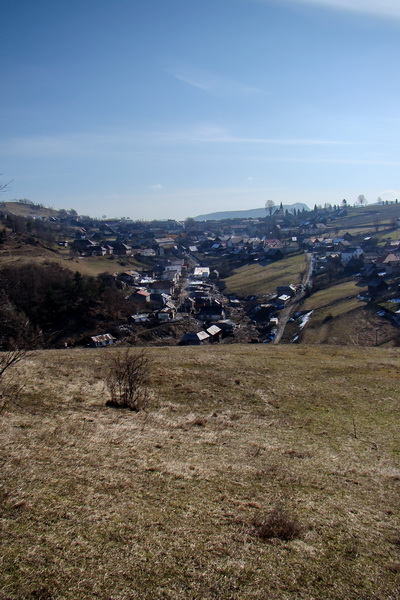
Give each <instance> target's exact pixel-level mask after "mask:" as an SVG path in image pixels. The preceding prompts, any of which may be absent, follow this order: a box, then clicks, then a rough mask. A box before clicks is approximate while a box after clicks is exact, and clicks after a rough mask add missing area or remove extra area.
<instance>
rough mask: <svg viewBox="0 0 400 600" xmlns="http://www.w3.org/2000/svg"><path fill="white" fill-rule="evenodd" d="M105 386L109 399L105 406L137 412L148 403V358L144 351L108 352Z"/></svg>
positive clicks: (126, 349)
mask: <svg viewBox="0 0 400 600" xmlns="http://www.w3.org/2000/svg"><path fill="white" fill-rule="evenodd" d="M104 362H105V364H104V367H105V372H106V379H105V380H106V384H107V387H108V391H109V392H110V395H111V399H110V400H108V401H107V402H106V404H107V406H112V407H114V408H129V410H133V411H139V410H143V409H144V408H146V407H147V405H148V402H149V390H148V383H149V358H148V354H147V353H146V352H145V351H144V350H140V351H139V350H134V349H133V348H124V349H119V350H117V351H111V352H108V353H107V355H106V359H105V361H104Z"/></svg>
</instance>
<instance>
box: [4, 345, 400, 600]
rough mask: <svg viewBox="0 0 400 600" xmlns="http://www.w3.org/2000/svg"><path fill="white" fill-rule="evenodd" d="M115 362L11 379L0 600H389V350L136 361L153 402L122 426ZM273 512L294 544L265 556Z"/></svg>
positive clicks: (60, 356) (393, 555)
mask: <svg viewBox="0 0 400 600" xmlns="http://www.w3.org/2000/svg"><path fill="white" fill-rule="evenodd" d="M116 351H117V349H113V348H111V349H98V350H97V349H90V350H69V351H68V350H57V351H56V350H47V351H41V350H39V351H37V352H35V354H34V355H33V356H32V357H30V358H29V360H27V361H21V362H20V363H18V364H17V365H16V366H15V367H14V371H15V375H16V378H18V380H20V381H22V380H23V381H24V382H26V384H25V390H24V392H23V394H22V396H21V399H20V401H19V406H16V407H14V406H13V407H12V410H11V409H10V410H9V409H8V408H7V407H6V409H5V410H4V411H3V413H2V414H1V415H0V419H1V427H0V461H1V466H2V468H1V475H0V479H1V482H0V488H1V489H0V498H1V506H0V510H1V525H2V532H1V536H0V554H1V557H2V559H1V569H0V596H1V595H2V596H4V597H5V598H12V599H13V600H17V599H18V600H19V599H21V600H22V599H24V600H33V599H34V598H36V599H37V598H51V599H52V600H77V599H79V600H93V599H94V598H99V599H108V598H113V599H129V600H154V599H155V598H160V599H161V598H163V599H164V598H165V599H168V600H178V599H179V600H182V599H185V600H204V599H205V598H207V600H250V599H251V600H265V598H266V595H267V596H268V599H269V600H288V599H289V598H290V600H300V599H301V600H315V599H316V598H318V599H319V598H324V599H327V600H343V599H346V600H360V599H361V598H362V599H363V600H372V599H375V598H376V599H377V598H379V599H380V600H395V599H396V598H397V597H398V596H399V591H400V570H399V568H398V566H399V547H398V545H397V543H396V540H397V538H398V535H399V531H400V522H399V512H398V497H399V496H398V494H399V484H400V471H399V461H398V458H399V456H398V448H399V428H398V412H399V405H398V381H399V368H398V365H399V358H400V352H399V350H398V349H388V350H383V349H380V348H351V347H337V346H336V347H335V346H305V345H302V346H297V347H294V346H289V345H286V346H276V347H274V348H272V347H270V346H267V345H262V344H259V345H250V344H249V345H245V346H241V345H231V346H212V347H207V348H206V347H202V348H193V347H173V348H149V349H148V353H149V360H150V361H151V378H150V380H149V384H148V385H149V390H150V391H151V393H152V394H153V395H154V399H153V400H152V402H151V404H150V406H149V407H148V409H147V410H146V411H140V412H138V413H136V414H135V418H132V413H130V412H129V411H116V410H110V409H107V408H106V407H105V401H106V397H105V393H104V384H103V382H104V371H103V360H104V356H105V354H108V353H110V354H112V353H114V352H116ZM236 379H240V385H238V384H237V383H235V380H236ZM350 405H351V407H352V412H353V413H354V414H355V415H356V424H357V431H358V438H356V437H354V431H353V423H352V419H351V415H350V414H349V406H350ZM363 439H365V440H371V442H374V443H375V444H376V448H377V449H374V448H373V447H372V445H371V444H366V443H364V442H363V441H362V440H363ZM280 504H282V505H283V506H284V507H286V509H287V511H288V515H289V518H290V519H294V518H295V519H296V520H297V521H298V523H300V524H301V527H302V532H301V536H300V537H299V538H294V539H292V540H289V541H287V540H284V539H283V540H282V539H279V538H276V537H274V538H271V539H270V541H269V542H268V543H266V542H265V541H264V540H263V539H261V538H260V537H259V536H258V535H256V531H255V529H254V527H253V526H252V523H253V522H254V519H257V518H258V519H260V520H261V521H263V520H266V519H267V517H268V515H269V513H270V511H271V507H274V506H276V505H280Z"/></svg>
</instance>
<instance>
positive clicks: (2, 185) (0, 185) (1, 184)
mask: <svg viewBox="0 0 400 600" xmlns="http://www.w3.org/2000/svg"><path fill="white" fill-rule="evenodd" d="M2 176H3V173H0V177H2ZM11 182H12V179H10V181H0V192H5V191H6V189H7V188H8V187H9V185H10V183H11Z"/></svg>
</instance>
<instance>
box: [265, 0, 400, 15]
mask: <svg viewBox="0 0 400 600" xmlns="http://www.w3.org/2000/svg"><path fill="white" fill-rule="evenodd" d="M263 1H265V0H263ZM286 2H288V3H296V4H307V5H315V6H322V7H325V8H333V9H337V10H346V11H351V12H357V13H365V14H371V15H379V16H382V17H390V18H396V19H400V2H399V0H379V1H378V0H286Z"/></svg>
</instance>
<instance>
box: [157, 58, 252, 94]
mask: <svg viewBox="0 0 400 600" xmlns="http://www.w3.org/2000/svg"><path fill="white" fill-rule="evenodd" d="M165 71H166V73H168V74H169V75H172V77H175V79H178V80H179V81H182V82H183V83H186V84H187V85H189V86H191V87H194V88H197V89H199V90H201V91H202V92H205V93H207V94H211V95H213V96H248V95H251V94H255V93H258V92H260V91H261V90H259V89H258V88H256V87H253V86H251V85H248V84H246V83H243V82H240V81H236V80H234V79H230V78H229V77H226V76H225V75H221V74H219V73H215V72H213V71H209V70H208V69H201V68H198V67H194V66H189V65H173V66H170V67H167V68H166V69H165Z"/></svg>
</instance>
